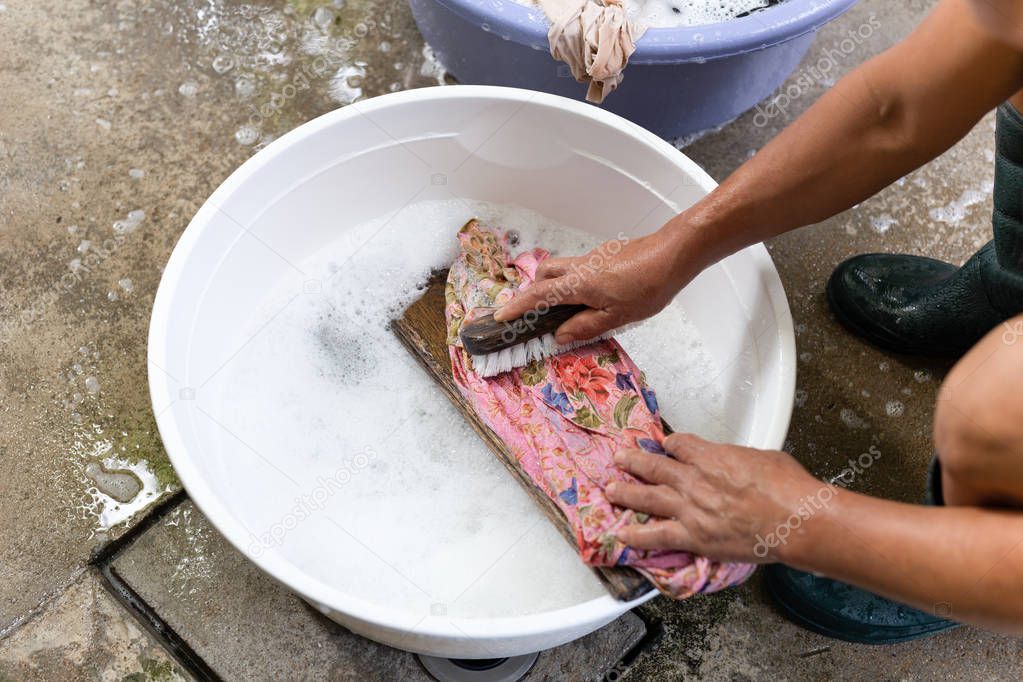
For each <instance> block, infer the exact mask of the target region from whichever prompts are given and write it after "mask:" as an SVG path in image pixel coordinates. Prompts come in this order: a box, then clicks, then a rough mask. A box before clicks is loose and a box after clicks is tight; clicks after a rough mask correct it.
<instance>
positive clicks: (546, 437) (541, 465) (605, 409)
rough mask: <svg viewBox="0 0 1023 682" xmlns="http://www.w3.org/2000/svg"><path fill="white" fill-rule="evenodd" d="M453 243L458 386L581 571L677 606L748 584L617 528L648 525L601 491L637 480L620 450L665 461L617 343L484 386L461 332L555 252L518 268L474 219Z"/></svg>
mask: <svg viewBox="0 0 1023 682" xmlns="http://www.w3.org/2000/svg"><path fill="white" fill-rule="evenodd" d="M458 242H459V247H460V250H459V255H458V257H457V258H456V260H455V262H454V263H453V264H452V266H451V269H450V271H449V273H448V280H447V286H446V288H445V302H446V305H445V317H446V320H447V332H448V338H447V341H448V347H449V353H450V356H451V366H452V370H453V374H454V379H455V383H456V384H457V385H458V387H459V389H460V390H461V392H462V395H463V396H464V397H465V399H466V400H467V401H468V402H469V404H470V405H472V407H473V409H474V410H475V411H476V412H477V413H478V414H479V415H480V417H481V418H482V419H483V421H484V422H486V424H487V425H488V426H489V427H490V428H491V429H492V430H493V431H494V432H495V433H496V434H497V435H498V436H499V437H500V438H501V439H502V440H503V441H504V443H505V444H506V445H507V446H508V449H509V450H510V451H511V452H512V454H513V455H514V457H515V459H516V460H517V461H518V463H519V465H520V466H521V467H522V470H523V471H524V472H525V473H526V474H527V475H528V476H529V477H530V478H531V479H532V481H533V482H534V483H535V484H536V485H537V486H539V487H540V489H542V490H543V491H544V493H546V494H547V496H548V497H549V498H550V499H551V500H553V501H554V502H555V503H556V504H557V505H558V507H559V508H560V509H561V511H562V512H564V514H565V516H566V517H567V519H568V521H569V523H570V524H571V525H572V528H573V529H574V530H575V536H576V542H577V545H578V548H579V553H580V555H581V556H582V559H583V561H584V562H585V563H587V564H589V565H591V566H631V567H633V568H635V569H636V570H638V571H639V572H640V573H642V574H643V575H644V576H645V577H646V578H647V579H648V580H650V582H651V583H653V584H654V585H655V586H656V587H657V589H659V590H660V591H661V592H662V593H664V594H666V595H668V596H670V597H672V598H675V599H683V598H685V597H688V596H690V595H693V594H696V593H698V592H714V591H717V590H720V589H723V588H725V587H729V586H732V585H736V584H738V583H741V582H742V581H744V580H745V579H746V578H747V577H749V575H750V574H751V573H752V572H753V569H754V567H753V566H752V565H750V564H736V563H723V562H717V561H711V560H710V559H707V558H706V557H701V556H695V555H693V554H690V553H689V552H678V551H642V550H635V549H632V548H630V547H627V546H625V545H623V544H622V543H621V542H619V541H618V539H617V537H616V534H617V532H618V530H619V529H621V528H622V527H624V526H626V525H629V524H637V523H645V522H646V521H647V519H648V518H649V517H648V516H647V515H646V514H641V513H638V512H635V511H632V510H629V509H622V508H620V507H615V506H614V505H612V504H611V503H610V502H609V501H608V499H607V497H606V496H605V495H604V488H605V487H606V486H607V485H608V484H609V483H611V482H612V481H625V482H635V480H636V479H635V478H633V477H632V476H631V475H630V474H628V473H626V472H624V471H622V470H621V469H619V468H618V467H617V466H616V465H615V463H614V453H615V452H616V451H618V450H619V449H620V448H637V447H638V448H642V449H644V450H646V451H648V452H655V453H659V454H666V453H665V452H664V449H663V448H662V447H661V442H662V441H663V440H664V430H663V428H662V426H661V419H660V413H659V411H658V406H657V397H656V396H655V395H654V392H653V391H652V390H650V389H649V388H648V387H647V386H646V382H645V378H644V376H643V373H642V372H641V371H640V370H639V368H638V367H637V366H636V365H635V363H634V362H633V361H632V359H631V358H629V356H628V355H627V354H626V353H625V351H624V350H623V349H622V347H621V346H620V345H619V344H618V342H617V341H615V340H614V339H610V340H606V341H599V342H596V343H593V344H590V345H587V346H583V347H581V348H577V349H575V350H573V351H570V352H568V353H564V354H562V355H559V356H557V357H553V358H548V359H546V360H544V361H542V362H540V361H537V362H533V363H532V364H530V365H527V366H526V367H523V368H521V369H516V370H513V371H511V372H506V373H504V374H501V375H498V376H496V377H491V378H489V379H484V378H481V377H479V376H478V375H477V374H476V373H475V372H473V370H472V367H471V363H470V359H469V357H468V355H467V354H466V353H465V351H464V350H463V349H462V348H461V346H460V343H459V340H458V332H459V330H460V329H461V326H462V324H463V323H465V322H467V321H471V320H473V319H475V318H476V317H478V316H480V315H483V314H486V313H488V312H491V311H492V310H493V309H494V308H495V307H498V306H500V305H502V304H504V303H506V302H507V301H508V300H509V299H510V298H511V297H512V296H513V295H514V293H515V291H516V290H517V289H520V288H525V287H528V286H529V285H530V284H531V283H532V282H533V281H534V279H535V275H536V269H537V267H538V266H539V265H540V263H541V262H543V260H544V259H545V258H547V256H548V255H549V254H548V253H547V252H546V251H544V250H542V249H534V250H532V251H526V252H523V253H521V254H519V255H518V256H517V257H516V258H514V259H512V258H510V256H509V253H508V249H507V243H506V240H505V238H504V236H503V235H500V236H499V235H498V234H497V233H495V232H493V231H491V230H489V229H486V228H483V227H481V226H480V224H479V223H478V222H477V221H475V220H471V221H469V222H468V223H466V225H465V226H464V227H463V228H462V229H461V230H460V231H459V233H458Z"/></svg>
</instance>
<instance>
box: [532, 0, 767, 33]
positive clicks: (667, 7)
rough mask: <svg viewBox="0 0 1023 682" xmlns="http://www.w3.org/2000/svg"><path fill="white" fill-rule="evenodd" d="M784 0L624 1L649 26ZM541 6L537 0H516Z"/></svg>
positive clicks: (696, 20)
mask: <svg viewBox="0 0 1023 682" xmlns="http://www.w3.org/2000/svg"><path fill="white" fill-rule="evenodd" d="M782 1H783V0H625V10H626V13H627V14H628V16H629V19H631V20H632V21H635V22H638V23H640V24H642V25H644V26H647V27H649V28H670V27H677V26H708V25H711V24H720V23H722V22H725V21H729V20H731V19H737V18H739V17H744V16H749V15H750V14H753V13H755V12H758V11H760V10H763V9H765V8H767V7H769V6H771V5H777V4H778V3H779V2H782ZM517 2H519V3H520V4H523V5H529V6H533V7H537V6H542V5H541V3H540V0H517Z"/></svg>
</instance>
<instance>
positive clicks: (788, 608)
mask: <svg viewBox="0 0 1023 682" xmlns="http://www.w3.org/2000/svg"><path fill="white" fill-rule="evenodd" d="M925 504H928V505H931V506H936V505H941V504H942V493H941V469H940V468H939V466H938V461H937V459H933V460H931V466H930V469H929V470H928V472H927V492H926V495H925ZM764 582H765V584H766V585H767V591H768V593H770V595H771V597H772V598H773V599H774V602H775V603H776V604H777V605H778V607H779V608H780V609H781V610H782V613H784V614H785V616H786V617H787V618H788V619H789V620H791V621H792V622H793V623H795V624H796V625H799V626H801V627H804V628H806V629H807V630H812V631H814V632H819V633H821V634H822V635H826V636H828V637H833V638H835V639H841V640H845V641H847V642H859V643H861V644H895V643H896V642H905V641H908V640H911V639H919V638H921V637H929V636H931V635H936V634H938V633H939V632H944V631H945V630H949V629H951V628H954V627H958V625H959V624H958V623H954V622H952V621H949V620H945V619H944V618H941V617H939V616H937V615H934V614H930V613H927V612H925V611H920V610H919V609H914V608H913V607H911V606H906V605H904V604H900V603H898V602H894V601H892V600H890V599H885V598H884V597H880V596H878V595H876V594H874V593H872V592H868V591H866V590H861V589H860V588H858V587H853V586H852V585H849V584H847V583H843V582H839V581H837V580H831V579H830V578H822V577H818V576H815V575H813V574H812V573H806V572H805V571H797V570H796V569H794V568H789V567H788V566H783V565H782V564H772V565H770V566H767V567H766V568H765V569H764ZM935 608H936V609H940V608H941V605H940V604H937V605H935Z"/></svg>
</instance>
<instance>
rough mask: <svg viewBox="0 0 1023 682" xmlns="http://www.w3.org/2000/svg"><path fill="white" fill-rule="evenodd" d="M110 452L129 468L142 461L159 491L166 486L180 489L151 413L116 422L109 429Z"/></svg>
mask: <svg viewBox="0 0 1023 682" xmlns="http://www.w3.org/2000/svg"><path fill="white" fill-rule="evenodd" d="M110 433H111V441H112V443H113V448H112V449H111V451H110V454H112V455H114V456H116V457H121V458H123V459H125V460H127V461H129V462H131V463H132V464H135V463H136V462H139V461H143V460H144V461H145V462H146V464H148V465H149V469H150V471H152V472H153V474H154V475H155V476H156V480H157V481H159V483H160V488H161V489H166V488H167V486H171V487H173V488H177V487H180V486H181V481H180V480H178V475H177V473H175V471H174V467H173V466H171V463H170V459H168V457H167V452H166V450H164V449H163V441H162V440H160V432H159V430H158V429H157V426H156V418H155V417H154V416H153V413H152V411H151V410H148V409H146V410H145V411H143V412H141V413H139V414H136V415H131V416H128V417H126V418H122V419H121V420H117V421H116V422H115V424H114V426H112V427H111V429H110Z"/></svg>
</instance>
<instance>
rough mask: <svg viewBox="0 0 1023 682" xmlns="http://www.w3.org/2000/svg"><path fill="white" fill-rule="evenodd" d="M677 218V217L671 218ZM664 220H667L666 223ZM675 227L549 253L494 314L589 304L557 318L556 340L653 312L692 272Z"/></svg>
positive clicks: (588, 335)
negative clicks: (573, 252)
mask: <svg viewBox="0 0 1023 682" xmlns="http://www.w3.org/2000/svg"><path fill="white" fill-rule="evenodd" d="M676 220H677V219H676ZM669 225H670V223H669ZM677 234H678V228H674V229H671V230H669V228H668V226H666V227H665V228H662V229H661V230H659V231H657V232H655V233H653V234H651V235H647V236H645V237H639V238H636V239H629V238H628V237H625V236H624V235H619V237H618V238H616V239H612V240H610V241H607V242H604V243H603V244H601V245H600V246H599V247H597V248H595V249H593V250H592V251H590V252H589V253H588V254H586V255H585V256H575V257H569V258H549V259H547V260H546V261H544V262H543V263H542V264H541V265H540V267H539V269H538V270H537V279H536V282H535V283H534V284H533V286H531V287H530V288H528V289H526V290H525V291H522V292H520V293H519V294H517V295H516V296H515V298H514V299H512V300H511V301H510V302H509V303H507V304H506V305H505V306H504V307H502V308H501V309H500V310H499V311H498V312H497V314H496V315H495V316H494V318H495V319H496V320H497V321H498V322H506V321H514V320H517V319H518V318H520V317H522V316H523V315H525V314H526V313H528V312H529V311H531V310H536V309H537V306H540V310H541V311H543V309H544V308H543V306H545V305H546V306H555V305H562V304H571V303H575V304H582V305H586V306H588V307H589V310H584V311H582V312H580V313H578V314H576V315H575V316H574V317H572V318H571V319H569V320H568V321H566V322H565V323H564V324H562V325H561V326H560V327H559V328H558V330H557V332H556V333H555V339H556V340H557V342H558V343H571V342H572V341H584V340H586V339H592V338H594V337H596V336H599V335H601V334H603V333H604V332H607V331H610V330H612V329H615V328H617V327H621V326H622V325H625V324H627V323H629V322H635V321H637V320H642V319H645V318H647V317H650V316H651V315H653V314H655V313H657V312H659V311H660V310H661V309H662V308H664V307H665V306H666V305H668V303H670V302H671V300H672V298H674V297H675V294H677V293H678V291H679V290H680V289H681V288H682V287H683V286H685V285H686V284H687V283H688V282H689V280H690V279H691V278H692V277H694V276H695V275H696V274H697V273H698V272H699V269H698V268H693V267H691V266H687V265H686V264H685V262H684V261H683V258H682V256H683V254H682V251H683V249H682V247H681V243H680V240H679V239H677Z"/></svg>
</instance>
